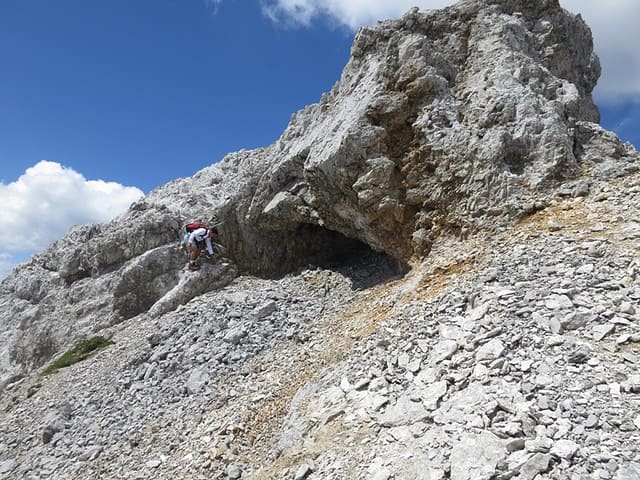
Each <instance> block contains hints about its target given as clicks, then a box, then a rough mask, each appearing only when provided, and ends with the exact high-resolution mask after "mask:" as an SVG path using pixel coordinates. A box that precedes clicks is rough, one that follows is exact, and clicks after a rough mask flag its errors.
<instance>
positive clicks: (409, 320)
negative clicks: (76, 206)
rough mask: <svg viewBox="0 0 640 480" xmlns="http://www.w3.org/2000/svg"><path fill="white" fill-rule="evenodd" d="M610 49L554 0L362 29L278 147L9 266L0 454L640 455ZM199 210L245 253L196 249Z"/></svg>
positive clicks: (639, 355) (180, 184)
mask: <svg viewBox="0 0 640 480" xmlns="http://www.w3.org/2000/svg"><path fill="white" fill-rule="evenodd" d="M599 73H600V70H599V63H598V60H597V57H596V56H595V55H594V54H593V51H592V42H591V36H590V32H589V29H588V27H587V26H586V25H585V24H584V22H583V21H582V19H581V18H580V17H577V16H573V15H571V14H569V13H567V12H565V11H564V10H562V9H561V8H560V6H559V3H558V1H557V0H545V1H540V2H532V1H528V0H486V1H480V0H463V1H462V2H460V3H458V4H457V5H456V6H454V7H451V8H448V9H445V10H442V11H429V12H419V11H418V10H411V11H410V12H408V13H407V14H406V15H405V16H404V17H402V18H401V19H399V20H396V21H390V22H385V23H382V24H380V25H378V26H377V27H375V28H366V29H363V30H361V31H360V33H359V34H358V36H357V38H356V41H355V43H354V46H353V49H352V58H351V60H350V61H349V63H348V65H347V66H346V68H345V71H344V72H343V75H342V78H341V79H340V81H339V82H338V83H337V84H336V86H335V87H334V88H333V89H332V91H331V92H329V93H328V94H326V95H324V96H323V97H322V99H321V101H320V102H319V103H318V104H316V105H311V106H309V107H307V108H306V109H304V110H303V111H301V112H298V113H297V114H296V115H294V117H293V118H292V121H291V123H290V125H289V127H288V128H287V130H286V131H285V132H284V133H283V135H282V137H281V138H280V139H279V140H278V141H277V142H276V143H275V144H273V145H271V146H268V147H265V148H262V149H257V150H252V151H241V152H237V153H234V154H230V155H229V156H227V157H226V158H225V159H224V160H223V161H222V162H220V163H218V164H216V165H213V166H211V167H208V168H206V169H204V170H202V171H201V172H198V173H197V174H196V175H195V176H194V177H192V178H189V179H178V180H175V181H173V182H170V183H169V184H167V185H165V186H162V187H160V188H158V189H157V190H155V191H154V192H152V193H151V194H150V195H148V196H147V197H146V198H145V199H144V200H142V201H140V202H138V203H136V204H134V205H133V206H132V207H131V209H130V210H129V211H128V212H127V213H125V214H123V215H122V216H121V217H119V218H117V219H115V220H114V221H112V222H110V223H109V224H105V225H95V226H84V227H78V228H76V229H74V230H72V231H71V232H70V233H69V234H68V235H67V236H65V237H64V238H62V239H60V240H59V241H58V242H55V243H54V244H53V245H52V246H51V247H50V248H48V249H47V250H46V251H44V252H42V253H40V254H38V255H36V256H35V257H34V258H32V259H31V260H30V261H29V262H27V263H25V264H24V265H22V266H20V267H18V268H17V269H16V270H15V271H14V272H13V273H12V275H10V276H9V277H8V278H7V279H5V280H4V281H3V282H2V283H1V284H0V409H1V412H0V478H7V479H14V478H15V479H30V480H31V479H33V480H35V479H61V480H62V479H89V478H104V479H151V478H153V479H162V478H166V479H170V478H171V479H227V478H229V479H237V478H255V479H271V478H273V479H282V478H284V479H296V480H300V479H304V478H307V479H362V478H365V479H371V480H388V479H393V480H399V479H425V480H444V479H452V480H490V479H494V480H507V479H512V478H513V479H519V480H534V479H539V480H542V479H578V480H583V479H584V480H587V479H589V480H600V479H603V480H607V479H615V480H630V479H637V478H640V453H639V452H640V450H639V447H638V445H639V442H638V440H640V408H639V407H640V405H639V402H640V374H639V373H638V362H639V361H640V281H639V276H640V260H639V255H638V252H639V247H640V221H639V220H638V219H639V218H640V216H639V209H640V173H639V172H640V156H639V155H638V153H637V152H636V151H635V149H634V148H633V147H632V146H631V145H628V144H623V143H622V142H621V141H620V140H619V139H618V138H617V137H615V135H613V134H611V133H610V132H606V131H604V130H603V129H602V128H601V127H600V126H599V125H598V124H597V121H598V110H597V108H596V106H595V105H594V104H593V101H592V98H591V91H592V89H593V87H594V86H595V83H596V80H597V78H598V75H599ZM194 216H195V217H198V218H199V219H202V220H205V221H209V222H211V221H218V222H222V225H221V226H220V229H221V232H222V238H223V243H224V245H225V247H226V251H225V252H224V255H223V257H222V258H219V259H217V260H216V261H215V262H213V263H212V262H210V261H206V262H205V263H204V264H203V267H202V269H201V270H199V271H198V272H189V271H187V270H186V269H185V268H184V265H185V258H184V253H183V252H182V251H181V250H180V249H179V248H178V246H177V233H176V232H177V229H178V227H179V226H180V225H181V224H183V223H184V222H185V221H187V220H193V219H194V218H193V217H194ZM95 334H100V335H103V336H106V337H111V339H112V341H113V342H114V344H113V345H111V346H109V347H107V348H105V349H104V350H100V351H99V352H97V353H96V354H95V355H93V356H91V357H89V358H88V359H85V360H83V361H82V362H80V363H77V364H75V365H73V366H70V367H67V368H64V369H61V370H60V371H58V372H56V373H54V374H51V375H48V376H43V375H42V372H43V369H44V368H45V367H46V366H47V365H48V364H50V362H51V361H52V360H53V359H54V358H55V357H56V356H58V355H60V354H61V353H62V352H64V351H65V350H67V349H69V348H70V347H71V346H73V345H74V344H75V343H76V342H77V341H78V340H82V339H85V338H88V337H90V336H92V335H95Z"/></svg>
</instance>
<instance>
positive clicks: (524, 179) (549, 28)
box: [0, 0, 638, 385]
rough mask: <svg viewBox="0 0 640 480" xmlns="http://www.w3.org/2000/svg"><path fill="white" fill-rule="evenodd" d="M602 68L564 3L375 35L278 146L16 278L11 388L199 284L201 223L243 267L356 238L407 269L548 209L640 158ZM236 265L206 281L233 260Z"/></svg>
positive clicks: (468, 0) (475, 7)
mask: <svg viewBox="0 0 640 480" xmlns="http://www.w3.org/2000/svg"><path fill="white" fill-rule="evenodd" d="M599 73H600V67H599V63H598V60H597V57H596V56H595V55H594V53H593V46H592V40H591V34H590V31H589V28H588V27H587V26H586V24H585V23H584V21H583V20H582V18H581V17H579V16H575V15H572V14H570V13H568V12H566V11H565V10H563V9H562V8H561V7H560V5H559V2H558V1H557V0H544V1H529V0H491V1H480V0H465V1H462V2H460V3H458V4H457V5H454V6H452V7H449V8H446V9H444V10H439V11H427V12H420V11H419V10H417V9H414V10H411V11H410V12H409V13H407V14H406V15H405V16H404V17H402V18H401V19H399V20H395V21H389V22H384V23H381V24H379V25H378V26H376V27H372V28H364V29H362V30H361V31H360V32H359V33H358V35H357V37H356V40H355V42H354V45H353V48H352V57H351V59H350V61H349V63H348V64H347V66H346V67H345V69H344V72H343V74H342V77H341V79H340V80H339V81H338V82H337V83H336V85H335V86H334V88H333V89H332V90H331V92H329V93H327V94H325V95H323V97H322V99H321V100H320V102H319V103H318V104H315V105H311V106H309V107H307V108H305V109H304V110H302V111H301V112H298V113H297V114H295V115H294V116H293V118H292V120H291V123H290V125H289V126H288V128H287V129H286V131H285V132H284V133H283V135H282V136H281V138H280V139H279V140H278V141H277V142H275V143H274V144H273V145H270V146H268V147H265V148H261V149H257V150H252V151H241V152H237V153H233V154H230V155H229V156H227V157H226V158H225V159H224V160H222V161H221V162H220V163H218V164H215V165H213V166H211V167H208V168H206V169H204V170H202V171H200V172H198V173H197V174H196V175H195V176H194V177H192V178H188V179H180V180H176V181H173V182H171V183H169V184H167V185H165V186H163V187H160V188H158V189H156V190H155V191H153V192H152V193H151V194H150V195H148V197H147V198H145V199H144V200H142V201H140V202H138V203H136V204H135V205H133V206H132V208H131V209H130V211H129V212H127V213H126V214H124V215H122V216H121V217H119V218H117V219H116V220H114V221H112V222H111V223H109V224H106V225H100V226H90V227H80V228H77V229H75V230H74V231H72V232H71V233H70V234H69V235H67V236H66V237H65V238H63V239H62V240H60V241H58V242H56V243H54V244H53V245H52V246H51V247H50V248H49V249H47V250H46V251H45V252H43V253H41V254H39V255H36V256H35V257H34V258H33V259H31V260H30V261H29V262H27V263H26V264H24V265H22V266H21V267H19V268H17V269H16V270H15V271H14V273H13V274H12V275H11V276H9V277H8V278H7V279H6V280H5V281H3V283H2V285H1V291H0V295H1V296H0V336H1V339H2V350H1V351H0V385H2V384H6V383H7V382H9V381H11V380H15V379H16V378H19V376H20V375H23V374H24V373H25V372H27V371H29V370H31V369H33V368H35V367H38V366H39V365H41V364H42V363H43V362H45V361H46V360H47V359H48V358H50V357H51V356H52V355H53V354H55V353H56V352H58V351H60V349H62V348H63V347H65V346H67V345H69V344H70V343H72V342H73V341H75V340H77V339H79V338H81V337H84V336H86V335H88V334H90V333H93V332H96V331H99V330H101V329H102V328H104V327H106V326H109V325H113V324H115V323H118V322H121V321H122V320H125V319H128V318H132V317H134V316H136V315H139V314H145V313H146V312H147V311H148V310H149V309H151V311H153V312H164V311H165V310H166V309H167V308H174V307H175V306H177V305H179V304H181V303H185V302H187V301H189V300H190V299H191V298H193V296H196V295H199V294H202V293H203V290H198V289H195V290H194V289H192V288H191V287H186V285H188V284H189V282H185V281H184V274H185V272H183V271H181V268H182V266H183V262H184V258H183V256H182V254H181V253H180V251H179V250H178V248H177V247H176V244H177V241H178V238H177V231H178V228H179V226H180V225H181V224H182V223H184V222H185V221H186V220H188V219H191V218H193V217H199V218H200V219H202V220H206V221H212V220H214V219H215V220H216V221H220V222H223V224H222V227H221V230H222V233H223V243H224V244H225V246H226V247H227V256H228V257H229V258H230V260H231V261H233V262H234V263H235V264H236V265H237V267H238V269H239V271H241V272H249V273H254V274H259V275H267V276H274V275H280V274H283V273H285V272H287V271H290V270H292V269H294V268H296V267H297V266H299V265H304V264H307V263H310V262H311V263H312V262H320V261H322V260H326V259H327V257H329V256H332V255H338V256H339V255H340V254H343V255H349V253H350V252H352V251H353V250H357V249H359V248H371V249H373V250H376V251H379V252H384V253H385V254H387V255H388V256H390V257H392V258H393V259H395V260H396V261H398V262H399V263H400V264H401V265H402V266H403V267H404V268H408V266H409V265H410V264H411V262H414V261H417V259H419V258H421V257H425V256H426V255H428V254H429V251H430V249H431V248H432V245H433V243H434V241H436V240H437V239H438V238H440V237H442V236H443V235H453V236H461V237H464V236H465V235H468V234H469V233H471V232H474V231H477V230H478V229H488V230H491V229H493V228H496V227H498V226H504V225H507V224H509V223H510V222H512V221H513V220H515V219H518V218H521V217H522V216H524V215H527V214H530V213H532V212H534V211H536V210H539V209H541V208H544V206H545V203H544V199H545V198H546V197H547V196H548V194H549V193H550V192H552V191H553V189H554V188H556V187H557V186H558V185H559V184H560V183H561V182H565V183H566V182H569V186H568V187H567V188H568V189H569V190H570V191H571V188H572V187H571V182H574V183H575V184H576V185H577V184H578V182H579V181H581V180H582V179H583V178H587V176H588V178H606V177H607V176H611V175H614V174H615V175H619V174H623V173H625V172H628V171H631V170H634V169H637V168H638V154H637V152H636V151H635V150H634V149H633V148H632V147H631V146H629V145H623V144H622V143H621V142H620V140H619V139H618V138H617V137H615V136H614V135H611V134H609V133H608V132H605V131H603V130H602V129H601V128H600V127H599V126H598V125H597V121H598V110H597V108H596V106H595V105H594V103H593V100H592V97H591V92H592V90H593V88H594V86H595V84H596V81H597V78H598V76H599ZM585 188H586V187H585ZM580 189H582V191H583V190H584V188H583V187H580V188H578V187H576V189H575V190H576V191H578V190H580ZM224 272H225V275H226V277H225V280H224V281H222V282H220V281H217V280H215V279H209V280H207V282H205V283H206V285H208V287H207V288H217V287H219V286H220V285H221V284H224V283H228V282H229V281H231V279H232V278H233V276H234V275H235V272H236V270H235V269H234V268H229V269H224ZM182 286H185V289H184V290H183V291H181V288H182ZM176 289H177V290H176ZM205 290H206V289H205ZM167 295H169V296H168V297H166V296H167ZM154 306H156V307H155V309H154Z"/></svg>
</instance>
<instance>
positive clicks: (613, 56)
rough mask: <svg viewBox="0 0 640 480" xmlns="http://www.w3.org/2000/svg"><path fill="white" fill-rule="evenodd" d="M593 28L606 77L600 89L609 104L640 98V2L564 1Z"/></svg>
mask: <svg viewBox="0 0 640 480" xmlns="http://www.w3.org/2000/svg"><path fill="white" fill-rule="evenodd" d="M560 3H562V5H563V6H564V7H565V8H566V9H567V10H569V11H571V12H575V13H580V14H581V15H582V17H583V18H584V19H585V20H586V22H587V23H588V24H589V26H590V27H591V30H592V31H593V36H594V40H595V48H596V53H597V54H598V56H599V57H600V62H601V63H602V78H601V79H600V82H599V84H598V88H597V89H596V96H597V97H598V99H599V100H601V101H604V102H607V103H616V102H624V101H627V100H636V101H637V100H640V49H638V47H637V45H638V44H640V30H639V29H638V25H639V24H640V3H638V1H637V0H606V1H602V0H561V2H560Z"/></svg>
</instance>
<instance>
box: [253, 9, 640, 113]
mask: <svg viewBox="0 0 640 480" xmlns="http://www.w3.org/2000/svg"><path fill="white" fill-rule="evenodd" d="M453 3H455V2H454V1H453V0H263V4H262V5H263V7H262V8H263V12H264V13H265V15H267V16H268V17H270V18H271V19H272V20H273V21H274V22H276V23H284V24H293V25H300V26H309V25H310V24H311V23H312V22H314V21H316V20H321V19H329V21H331V22H332V23H335V24H337V25H339V26H343V27H347V28H349V29H351V30H355V29H356V28H358V27H360V26H361V25H370V24H375V23H376V21H378V20H383V19H388V18H397V17H399V16H401V15H402V14H404V13H405V12H406V11H408V10H409V8H411V7H412V6H417V7H420V8H421V9H427V8H442V7H445V6H447V5H452V4H453ZM561 4H562V5H563V7H564V8H566V9H567V10H569V11H572V12H575V13H580V14H582V16H583V17H584V19H585V20H586V21H587V23H588V24H589V25H590V26H591V28H592V31H593V35H594V38H595V46H596V52H597V53H598V56H599V57H600V60H601V63H602V67H603V73H602V78H601V79H600V82H599V85H598V88H597V90H596V96H597V98H598V99H599V100H600V101H604V102H615V101H621V102H624V101H628V100H640V49H639V48H637V45H638V44H640V29H639V28H637V26H638V25H640V3H638V0H606V1H604V0H561Z"/></svg>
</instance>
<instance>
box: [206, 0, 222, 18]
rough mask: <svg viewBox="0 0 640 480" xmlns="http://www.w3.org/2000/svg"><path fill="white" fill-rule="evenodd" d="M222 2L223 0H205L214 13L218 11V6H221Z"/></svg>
mask: <svg viewBox="0 0 640 480" xmlns="http://www.w3.org/2000/svg"><path fill="white" fill-rule="evenodd" d="M221 3H222V0H204V4H205V5H206V6H207V8H210V9H211V11H212V12H213V14H214V15H215V14H216V13H218V7H220V4H221Z"/></svg>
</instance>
